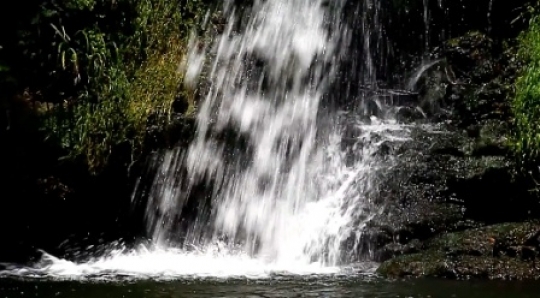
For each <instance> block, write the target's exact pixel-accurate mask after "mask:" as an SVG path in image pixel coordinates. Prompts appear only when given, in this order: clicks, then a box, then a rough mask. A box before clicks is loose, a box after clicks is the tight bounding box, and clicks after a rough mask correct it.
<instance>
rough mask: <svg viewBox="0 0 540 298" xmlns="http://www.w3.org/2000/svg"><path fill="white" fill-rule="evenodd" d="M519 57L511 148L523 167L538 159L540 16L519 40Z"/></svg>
mask: <svg viewBox="0 0 540 298" xmlns="http://www.w3.org/2000/svg"><path fill="white" fill-rule="evenodd" d="M518 57H519V59H520V60H521V61H522V62H523V65H524V66H523V68H522V69H521V72H520V76H519V77H518V79H517V82H516V84H515V96H514V100H513V102H512V110H513V113H514V115H515V121H514V122H515V123H514V124H515V133H514V137H513V140H512V142H511V143H512V149H513V151H514V152H515V154H516V156H517V157H518V159H519V160H520V162H521V164H522V166H523V168H524V169H527V168H528V167H529V165H534V164H536V163H537V162H538V161H539V160H540V122H539V119H540V16H534V17H533V18H532V19H531V21H530V27H529V29H528V30H527V31H526V32H524V33H523V34H522V36H521V37H520V39H519V52H518Z"/></svg>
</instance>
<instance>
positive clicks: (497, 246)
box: [377, 222, 540, 279]
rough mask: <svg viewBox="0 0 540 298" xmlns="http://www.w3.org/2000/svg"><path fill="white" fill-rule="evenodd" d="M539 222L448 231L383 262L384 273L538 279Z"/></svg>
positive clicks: (417, 275)
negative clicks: (420, 249) (413, 250)
mask: <svg viewBox="0 0 540 298" xmlns="http://www.w3.org/2000/svg"><path fill="white" fill-rule="evenodd" d="M539 233H540V224H539V223H538V222H527V223H503V224H498V225H492V226H487V227H483V228H477V229H470V230H466V231H461V232H455V233H448V234H445V235H442V236H438V237H436V238H433V239H432V240H429V241H427V242H426V245H425V246H424V247H425V248H426V250H425V251H423V252H419V253H415V254H409V255H402V256H398V257H395V258H393V259H391V260H388V261H386V262H384V263H383V264H382V265H381V266H380V267H379V268H378V270H377V273H378V274H380V275H383V276H386V277H392V278H395V277H405V276H414V277H420V276H426V277H427V276H430V277H447V278H458V279H462V278H471V277H474V278H489V279H537V278H538V277H540V269H538V268H537V265H536V257H537V251H538V248H539V244H540V242H539V239H538V238H539V237H538V236H539Z"/></svg>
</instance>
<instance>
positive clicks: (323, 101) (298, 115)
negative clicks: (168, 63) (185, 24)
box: [24, 0, 415, 277]
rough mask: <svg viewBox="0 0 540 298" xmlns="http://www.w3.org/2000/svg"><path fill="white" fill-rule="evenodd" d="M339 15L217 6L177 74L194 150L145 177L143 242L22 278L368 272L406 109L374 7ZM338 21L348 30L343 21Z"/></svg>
mask: <svg viewBox="0 0 540 298" xmlns="http://www.w3.org/2000/svg"><path fill="white" fill-rule="evenodd" d="M348 9H351V3H348V2H347V1H345V0H336V1H330V2H329V1H323V0H295V1H290V0H266V1H262V0H255V1H253V4H252V6H251V7H250V8H249V9H247V10H243V11H242V12H240V11H239V10H237V9H236V7H235V5H234V3H233V1H225V5H224V7H223V9H222V13H223V15H225V16H227V17H228V22H227V25H226V26H225V28H223V30H222V32H220V33H219V34H218V35H217V36H211V37H209V36H197V35H196V34H194V35H193V37H192V39H191V41H190V50H189V54H188V55H187V59H186V61H185V63H184V64H183V65H182V68H181V69H182V71H184V73H185V79H186V82H185V83H186V84H188V85H189V86H192V87H193V86H201V90H204V94H203V97H202V98H201V101H200V102H199V105H198V107H197V110H198V114H197V119H196V123H197V129H196V134H195V137H194V140H193V141H192V142H191V144H190V145H189V147H188V148H182V147H177V148H174V149H172V150H168V151H166V152H165V153H164V155H163V158H162V160H161V161H160V164H159V166H157V169H156V170H157V174H156V177H155V180H154V182H153V185H152V187H151V189H150V191H149V193H148V201H147V208H146V210H147V212H146V217H145V219H146V222H147V230H148V236H149V237H150V238H151V239H152V244H151V245H150V246H148V245H143V246H141V247H140V248H138V249H135V250H129V249H115V250H112V251H110V252H109V253H108V254H107V255H105V256H100V257H99V258H95V259H91V260H85V261H84V262H82V263H73V262H69V261H66V260H61V259H57V258H55V257H52V256H49V255H47V254H45V257H44V258H43V260H42V262H41V263H39V264H38V265H37V268H32V269H28V268H26V269H24V270H26V271H24V272H30V273H31V274H38V275H39V274H49V275H59V276H70V277H72V276H75V275H78V276H88V275H95V274H111V273H113V274H125V275H132V276H143V277H147V276H152V277H156V276H157V277H163V276H169V277H170V276H172V277H176V276H191V275H196V276H226V277H229V276H256V277H261V276H268V275H269V274H272V273H276V272H280V273H283V272H285V273H289V274H313V273H336V272H340V268H343V267H347V266H351V264H354V263H357V262H362V261H369V260H370V257H371V256H370V249H369V245H367V244H369V243H367V244H366V242H365V237H364V232H365V227H366V225H367V224H368V223H370V221H371V220H372V219H373V218H375V217H376V216H378V215H380V214H381V213H382V212H383V211H384V207H385V202H384V199H383V198H382V197H381V196H380V193H381V191H382V185H381V183H380V181H381V177H382V176H384V175H388V173H389V172H390V171H391V170H392V166H393V165H394V164H395V159H396V156H394V154H393V148H394V147H396V146H399V144H400V143H403V142H405V141H407V140H409V132H410V129H411V125H405V124H403V123H401V122H399V121H398V120H397V116H396V115H397V113H398V112H399V109H400V106H402V105H407V106H411V105H412V106H414V104H415V103H414V102H411V98H412V97H411V96H410V94H407V93H403V92H397V91H394V90H390V89H381V88H380V85H379V84H377V80H378V74H377V71H376V69H377V67H378V68H380V66H379V65H378V64H380V63H383V61H378V59H376V58H380V59H384V55H383V54H381V52H382V51H383V49H387V48H388V45H387V44H386V43H387V41H386V40H385V36H384V34H383V31H384V30H383V27H382V25H381V23H380V22H381V20H380V19H381V15H380V14H381V9H382V8H381V6H380V3H379V1H375V0H369V1H364V2H363V3H361V4H359V5H358V7H354V8H353V9H354V12H351V11H347V10H348ZM351 13H352V14H354V15H355V16H362V17H361V20H357V19H355V20H353V21H352V22H346V21H344V19H346V18H343V15H344V14H351ZM351 24H352V25H351ZM353 33H356V35H355V36H359V37H358V38H359V39H360V40H356V43H355V41H354V40H353V38H352V36H353V35H354V34H353ZM355 38H356V37H355ZM356 45H359V46H360V49H353V47H354V46H356ZM352 53H354V54H356V53H360V54H359V55H352ZM376 66H377V67H376ZM344 83H347V88H345V89H342V88H341V87H340V86H342V85H343V84H344ZM340 98H341V99H342V98H346V100H347V101H348V102H350V103H351V104H349V105H347V106H348V107H350V108H343V107H342V106H340V105H339V104H336V102H337V101H339V100H340ZM156 163H157V159H156Z"/></svg>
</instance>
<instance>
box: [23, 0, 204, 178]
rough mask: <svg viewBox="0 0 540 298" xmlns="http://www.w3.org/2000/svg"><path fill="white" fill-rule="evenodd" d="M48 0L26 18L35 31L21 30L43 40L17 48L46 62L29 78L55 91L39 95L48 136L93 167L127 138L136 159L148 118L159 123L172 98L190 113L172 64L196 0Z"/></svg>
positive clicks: (198, 12) (198, 6)
mask: <svg viewBox="0 0 540 298" xmlns="http://www.w3.org/2000/svg"><path fill="white" fill-rule="evenodd" d="M51 3H52V2H51V1H46V3H45V4H43V6H42V8H41V10H40V12H39V14H38V17H35V18H34V20H35V22H37V23H38V24H37V25H38V26H39V27H41V29H42V30H39V33H36V31H33V30H30V29H28V30H27V31H25V33H24V35H25V36H26V37H27V38H29V39H31V38H32V36H34V35H36V36H35V39H37V40H40V41H43V42H35V43H32V42H29V43H28V45H26V48H27V49H25V50H27V52H31V53H32V55H31V56H33V57H38V59H35V61H38V62H37V64H39V65H42V66H45V67H48V72H46V75H45V74H43V73H42V74H41V76H39V75H38V76H37V77H38V78H43V80H44V81H47V80H48V82H50V83H49V84H48V85H47V88H49V89H51V90H55V92H54V93H51V92H49V93H48V94H49V95H48V96H46V97H45V98H43V99H42V101H43V102H51V103H52V104H53V107H52V108H46V109H41V110H40V113H39V114H40V117H41V119H42V126H43V127H42V128H43V129H44V130H45V131H47V133H48V135H49V138H50V139H52V140H54V141H55V142H57V143H58V145H59V146H61V147H62V148H64V149H65V150H66V151H67V152H68V155H67V156H66V157H65V158H83V159H84V160H85V162H86V163H87V165H88V169H89V170H90V171H91V172H93V173H97V172H99V171H100V170H102V169H103V168H104V167H105V166H106V165H107V163H108V159H109V157H110V155H111V152H112V151H113V149H114V148H115V147H116V146H119V145H120V144H125V143H129V144H130V147H131V150H132V154H131V155H132V159H136V158H137V156H138V154H140V152H141V150H142V144H143V141H144V137H145V133H146V130H147V128H148V123H149V121H150V118H152V119H154V120H153V121H154V122H155V123H154V124H159V125H163V124H166V122H167V121H168V120H169V119H170V117H169V116H170V114H171V104H172V103H173V101H174V100H175V99H177V98H183V99H189V102H190V106H191V107H190V108H189V109H188V112H189V111H191V112H192V111H193V99H192V96H189V95H191V94H192V92H191V91H189V90H183V89H182V88H181V86H182V84H181V83H182V78H183V76H182V74H181V73H179V72H178V71H177V70H178V66H179V64H180V63H181V61H182V59H183V56H184V55H185V54H186V50H187V49H186V45H187V38H188V35H189V31H190V30H191V29H192V28H193V27H194V26H195V24H196V23H197V20H196V18H197V16H204V10H205V9H206V4H205V3H204V2H203V1H186V0H176V1H167V0H118V1H116V2H114V5H112V4H111V2H110V1H105V0H69V1H65V2H64V3H63V4H62V5H63V7H57V6H54V5H48V4H51ZM36 20H37V21H36ZM47 33H48V34H47ZM43 44H46V45H47V44H48V45H49V46H46V47H43ZM32 63H33V62H28V64H30V66H32V67H37V65H36V63H34V64H32ZM21 80H23V79H21ZM29 84H30V83H29ZM51 86H52V87H51ZM35 88H39V87H35ZM35 88H34V89H35ZM41 88H44V87H41ZM47 106H48V105H47Z"/></svg>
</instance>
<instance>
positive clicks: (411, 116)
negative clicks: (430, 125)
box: [396, 107, 426, 123]
mask: <svg viewBox="0 0 540 298" xmlns="http://www.w3.org/2000/svg"><path fill="white" fill-rule="evenodd" d="M396 118H397V120H398V121H399V122H401V123H412V122H416V121H419V120H423V119H425V118H426V116H425V114H424V113H423V112H422V111H421V110H420V109H419V108H412V107H402V108H400V109H399V110H398V111H397V113H396Z"/></svg>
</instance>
